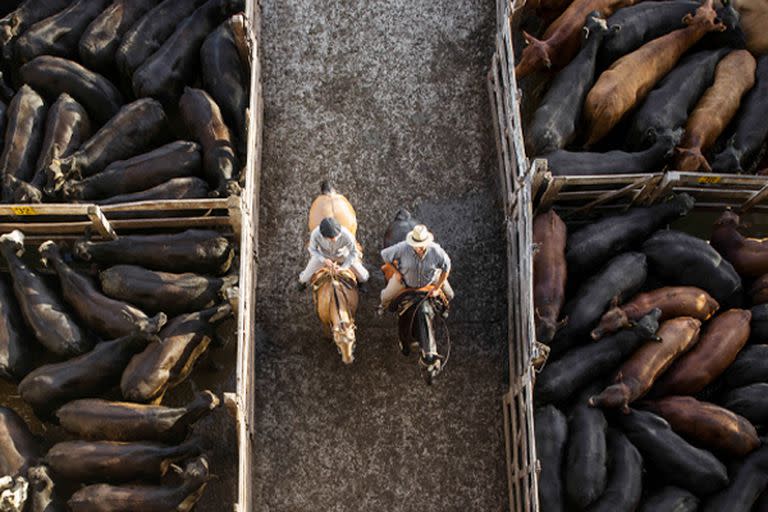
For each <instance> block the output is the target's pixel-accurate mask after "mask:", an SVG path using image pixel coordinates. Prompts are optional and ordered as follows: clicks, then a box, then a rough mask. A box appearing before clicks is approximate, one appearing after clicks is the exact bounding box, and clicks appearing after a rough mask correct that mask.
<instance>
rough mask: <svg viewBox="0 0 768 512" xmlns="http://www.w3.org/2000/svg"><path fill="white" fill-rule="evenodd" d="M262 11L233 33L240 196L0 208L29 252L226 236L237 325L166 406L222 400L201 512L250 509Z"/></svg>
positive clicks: (249, 5)
mask: <svg viewBox="0 0 768 512" xmlns="http://www.w3.org/2000/svg"><path fill="white" fill-rule="evenodd" d="M260 9H261V7H260V5H259V2H258V1H257V0H248V1H247V2H245V13H244V15H245V20H246V23H245V25H244V26H243V28H244V30H243V32H242V33H235V38H236V41H237V43H238V44H240V45H242V47H243V48H247V58H248V65H249V67H250V82H249V83H248V84H246V86H247V92H249V98H248V100H247V104H248V110H247V120H246V130H247V132H246V133H247V155H246V160H245V162H243V165H242V174H241V176H240V182H241V186H242V192H241V193H240V194H239V195H232V196H230V197H219V198H202V199H160V200H145V201H136V202H127V203H120V204H110V205H103V204H102V205H99V204H95V203H94V204H91V203H88V202H81V203H78V204H63V203H62V204H60V203H44V204H7V203H6V204H3V205H2V206H0V232H2V233H8V232H11V231H13V230H20V231H22V232H24V233H25V234H27V235H28V236H26V237H25V243H27V244H29V245H30V246H35V247H36V246H37V245H39V244H40V243H41V242H43V241H45V240H55V241H57V242H58V241H61V242H64V243H71V242H73V241H75V240H78V239H82V237H83V235H84V234H87V235H88V236H89V237H90V238H91V239H92V240H94V241H101V240H116V239H119V238H120V237H121V236H125V235H133V234H142V235H143V234H159V233H178V232H180V231H183V230H186V229H194V228H198V229H209V230H215V231H218V232H220V233H221V234H223V235H224V236H225V237H226V238H227V239H228V240H229V241H230V243H231V244H233V246H234V247H235V248H236V256H235V261H236V262H237V264H238V265H239V267H238V268H237V270H236V271H235V272H236V273H237V275H238V276H239V277H238V282H239V293H238V294H237V297H234V296H233V297H230V300H231V302H232V304H233V309H234V310H235V311H236V313H235V319H234V321H231V322H228V323H225V324H224V325H223V326H222V327H221V328H220V329H219V330H218V332H217V335H218V337H219V338H220V339H221V340H222V341H223V342H224V344H225V347H224V348H223V349H221V350H219V351H218V353H217V355H216V356H215V357H213V358H212V365H211V368H212V370H206V371H204V372H202V373H203V375H201V376H195V377H194V378H193V380H194V381H195V382H191V383H188V384H187V385H185V386H182V387H181V388H180V389H179V390H176V391H174V393H172V394H171V395H172V396H170V397H169V399H168V403H169V404H171V405H180V404H181V403H183V402H184V401H185V400H188V399H189V397H190V396H191V393H193V392H195V391H196V390H197V387H198V386H199V387H200V388H201V389H204V388H203V386H206V387H209V388H210V389H212V390H214V391H215V393H216V394H217V395H218V396H219V397H220V400H221V404H222V407H221V408H220V409H219V410H218V411H217V413H216V414H215V415H213V416H212V417H210V418H207V419H206V420H204V421H201V425H200V429H199V432H198V435H199V436H200V437H201V438H202V439H203V442H204V443H205V446H206V447H207V448H208V449H209V450H210V457H211V461H212V472H214V473H216V478H214V479H213V480H212V481H211V483H210V484H209V486H208V489H207V490H206V493H205V495H204V496H203V498H202V499H201V501H200V503H199V504H198V509H199V510H214V509H217V508H218V509H222V507H229V508H230V509H233V510H237V511H241V512H245V511H249V510H252V509H253V494H252V489H253V487H252V485H251V482H252V480H253V475H252V469H253V463H252V457H253V452H252V449H253V444H252V440H253V435H254V431H253V414H254V411H253V396H252V392H253V385H254V383H253V360H254V348H253V335H254V327H253V324H254V315H255V288H256V277H257V272H256V266H257V253H258V236H259V232H258V225H259V220H258V213H259V211H258V204H259V184H260V175H261V152H262V129H263V97H262V84H261V81H262V76H261V59H262V58H261V54H260V52H261V49H260V39H259V38H260V32H261V12H260ZM233 30H234V29H233ZM14 395H16V391H15V389H10V388H8V389H6V386H4V389H3V396H4V398H3V405H10V404H13V406H14V407H17V408H18V409H19V411H20V413H21V415H22V416H23V417H24V418H25V419H26V420H27V421H29V422H30V424H31V426H32V429H33V431H34V432H35V433H36V434H41V433H43V432H44V433H45V436H46V437H48V438H49V440H50V439H53V440H58V439H61V438H62V432H60V429H59V428H58V427H44V426H42V425H41V424H40V422H39V421H37V420H35V419H33V416H32V413H31V412H30V411H29V410H28V408H27V406H26V405H25V404H23V402H21V401H20V400H18V397H17V396H14ZM227 413H228V414H227ZM46 428H47V430H46Z"/></svg>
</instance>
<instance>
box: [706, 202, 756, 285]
mask: <svg viewBox="0 0 768 512" xmlns="http://www.w3.org/2000/svg"><path fill="white" fill-rule="evenodd" d="M738 227H739V216H738V215H736V214H735V213H733V212H732V211H725V212H723V214H722V215H721V216H720V218H719V219H717V221H716V222H715V227H714V229H713V230H712V236H711V237H710V239H709V243H710V244H711V245H712V247H714V248H715V249H716V250H717V252H719V253H720V254H721V255H722V256H723V258H725V259H726V260H728V261H729V262H730V263H731V265H733V268H735V269H736V272H738V273H739V274H740V275H742V276H745V277H760V276H762V275H764V274H768V238H747V237H745V236H744V235H742V234H741V233H739V231H738Z"/></svg>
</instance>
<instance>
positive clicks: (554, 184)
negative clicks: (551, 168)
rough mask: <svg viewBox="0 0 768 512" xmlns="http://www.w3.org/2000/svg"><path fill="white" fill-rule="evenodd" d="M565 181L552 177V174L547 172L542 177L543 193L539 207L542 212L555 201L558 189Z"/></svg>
mask: <svg viewBox="0 0 768 512" xmlns="http://www.w3.org/2000/svg"><path fill="white" fill-rule="evenodd" d="M565 183H566V181H565V180H559V179H555V178H553V177H552V174H550V173H549V172H547V173H546V174H545V175H544V187H545V188H544V193H543V195H542V196H541V201H540V203H539V207H540V208H541V209H542V210H546V209H548V208H549V207H550V206H552V204H553V203H554V202H555V200H556V199H557V196H558V194H559V193H560V189H561V188H563V187H564V186H565Z"/></svg>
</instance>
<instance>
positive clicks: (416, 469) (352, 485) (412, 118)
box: [254, 0, 507, 512]
mask: <svg viewBox="0 0 768 512" xmlns="http://www.w3.org/2000/svg"><path fill="white" fill-rule="evenodd" d="M262 5H263V27H262V30H263V32H262V41H263V42H262V46H263V58H264V95H265V130H264V137H265V138H264V162H263V170H262V183H261V208H260V210H261V211H260V215H261V226H260V249H259V250H260V259H259V284H258V290H257V295H258V305H257V322H258V323H257V331H258V332H257V359H256V361H255V371H256V390H255V395H256V398H255V400H256V411H257V412H256V430H257V432H258V436H257V438H256V440H255V442H256V446H255V468H254V472H255V475H256V480H255V482H254V492H255V497H256V498H255V501H256V507H255V510H257V511H309V510H313V511H315V510H316V511H324V512H325V511H355V512H358V511H398V512H399V511H411V510H413V511H420V512H423V511H438V510H439V511H454V510H455V511H462V512H464V511H483V512H488V511H497V510H506V509H507V500H506V477H505V467H504V454H503V444H504V440H503V431H502V408H501V397H502V394H503V393H504V391H505V387H506V386H505V381H506V379H507V373H506V372H507V350H506V344H505V341H504V340H505V336H506V335H505V333H506V325H505V318H506V300H505V284H504V283H505V274H504V272H505V266H506V264H505V250H504V243H503V229H502V218H501V215H500V207H499V205H498V200H497V190H496V183H495V176H496V155H495V153H496V148H495V145H494V143H493V137H492V126H491V122H490V119H491V118H490V109H489V106H488V100H487V92H486V85H485V75H486V72H487V64H488V63H489V62H490V57H491V54H492V45H493V32H494V28H495V27H494V24H495V21H494V16H495V4H494V2H492V1H490V0H446V1H443V2H429V1H425V0H389V1H385V2H381V1H371V0H354V1H353V0H335V1H331V0H279V1H278V0H263V2H262ZM323 179H331V180H332V181H333V182H334V183H335V185H336V187H337V188H338V189H339V191H340V192H342V193H344V194H345V195H346V196H347V197H348V198H349V199H350V201H351V202H352V203H353V204H354V205H355V207H356V208H357V210H358V216H359V221H360V232H359V237H360V240H361V242H362V243H363V245H364V246H365V249H366V264H367V266H368V267H369V269H370V270H371V271H372V273H373V275H374V278H373V281H372V284H371V289H372V290H373V291H372V292H370V293H369V295H367V296H365V297H363V300H362V303H361V310H360V312H359V314H358V331H357V334H358V348H357V351H356V361H355V362H354V364H353V365H352V366H350V367H345V366H344V365H342V363H341V360H340V358H339V356H338V354H337V353H336V349H335V348H334V347H333V346H332V344H331V343H330V342H329V341H327V340H325V339H323V338H322V335H321V331H320V326H319V324H318V322H317V320H316V318H315V315H314V311H313V307H312V303H311V299H310V297H309V294H308V293H303V294H302V293H298V292H296V291H294V288H295V284H294V282H295V279H296V276H297V275H298V273H299V271H300V270H301V269H302V268H303V265H304V264H305V263H306V251H305V249H304V245H305V243H306V239H307V235H308V233H307V227H306V214H307V209H308V207H309V204H310V203H311V201H312V199H313V198H314V196H315V195H316V194H317V193H318V191H319V186H320V182H321V181H322V180H323ZM399 207H406V208H409V209H411V210H412V211H414V212H416V214H417V215H418V217H419V218H421V220H422V221H424V222H425V223H427V224H428V225H429V226H430V228H431V229H432V230H433V231H434V233H435V234H436V236H437V239H438V241H439V242H440V243H441V244H442V245H443V246H444V247H445V248H446V250H447V251H448V252H449V254H450V255H451V257H452V259H453V263H454V272H453V274H452V279H451V281H452V283H453V285H454V287H455V289H456V290H457V294H458V296H457V299H456V300H455V302H454V307H453V311H452V314H451V318H450V319H449V328H450V332H451V337H452V344H453V351H452V355H451V360H450V363H449V365H448V367H447V368H446V370H445V372H444V373H443V374H442V375H441V376H440V378H439V380H438V381H437V382H436V383H435V385H434V386H432V387H427V386H425V385H424V383H423V382H422V380H421V378H420V376H419V371H418V367H417V363H416V359H415V356H413V357H411V358H410V359H406V358H404V357H402V356H401V355H400V354H399V352H398V350H397V345H396V332H395V319H394V318H392V317H385V318H379V317H377V316H376V315H375V314H374V312H373V309H374V307H375V305H376V303H377V298H378V290H379V289H380V288H381V286H382V278H381V274H380V272H378V271H377V267H378V265H379V258H378V252H379V251H380V249H381V237H382V235H383V231H384V229H385V226H386V224H387V223H388V222H389V220H390V219H391V218H392V216H393V215H394V213H395V212H396V211H397V209H398V208H399Z"/></svg>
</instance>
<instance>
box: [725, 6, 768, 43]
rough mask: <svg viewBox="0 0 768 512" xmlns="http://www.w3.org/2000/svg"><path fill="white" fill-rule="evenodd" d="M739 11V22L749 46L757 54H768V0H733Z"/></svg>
mask: <svg viewBox="0 0 768 512" xmlns="http://www.w3.org/2000/svg"><path fill="white" fill-rule="evenodd" d="M733 6H734V7H735V8H736V10H737V11H739V14H740V15H741V20H740V21H739V24H740V25H741V29H742V30H743V31H744V35H745V36H746V38H747V48H748V49H749V50H750V51H751V52H752V53H756V54H768V30H765V27H768V0H733Z"/></svg>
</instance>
